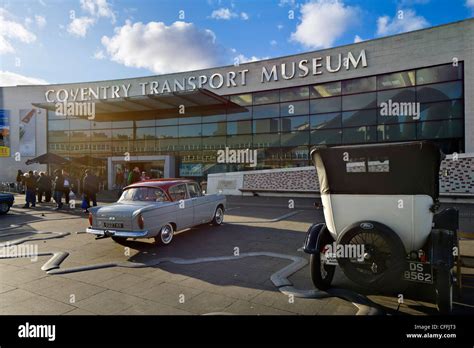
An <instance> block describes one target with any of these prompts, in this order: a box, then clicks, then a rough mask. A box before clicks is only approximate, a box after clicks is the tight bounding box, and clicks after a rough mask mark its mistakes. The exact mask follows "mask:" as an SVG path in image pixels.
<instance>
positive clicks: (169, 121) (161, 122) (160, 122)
mask: <svg viewBox="0 0 474 348" xmlns="http://www.w3.org/2000/svg"><path fill="white" fill-rule="evenodd" d="M177 124H178V118H177V117H166V118H158V119H157V120H156V125H157V126H175V125H177Z"/></svg>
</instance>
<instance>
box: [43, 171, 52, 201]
mask: <svg viewBox="0 0 474 348" xmlns="http://www.w3.org/2000/svg"><path fill="white" fill-rule="evenodd" d="M44 177H45V179H44V182H45V200H44V201H45V202H46V203H49V202H51V190H52V182H51V176H49V174H48V173H44Z"/></svg>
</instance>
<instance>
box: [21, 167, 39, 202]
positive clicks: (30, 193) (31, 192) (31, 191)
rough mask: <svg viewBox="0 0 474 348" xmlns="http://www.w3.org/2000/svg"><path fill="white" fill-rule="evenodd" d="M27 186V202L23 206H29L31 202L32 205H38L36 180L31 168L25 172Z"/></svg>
mask: <svg viewBox="0 0 474 348" xmlns="http://www.w3.org/2000/svg"><path fill="white" fill-rule="evenodd" d="M25 186H26V195H25V198H26V203H25V205H24V206H23V208H29V207H30V204H31V206H32V207H35V206H36V180H35V176H34V174H33V171H32V170H30V171H29V172H28V173H26V174H25Z"/></svg>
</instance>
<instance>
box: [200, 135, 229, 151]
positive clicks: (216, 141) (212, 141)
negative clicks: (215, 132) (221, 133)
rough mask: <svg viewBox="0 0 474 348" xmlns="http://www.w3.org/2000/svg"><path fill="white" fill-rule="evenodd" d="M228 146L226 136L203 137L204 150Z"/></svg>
mask: <svg viewBox="0 0 474 348" xmlns="http://www.w3.org/2000/svg"><path fill="white" fill-rule="evenodd" d="M225 146H226V137H215V136H213V137H209V138H202V148H203V150H212V149H216V150H218V149H222V148H224V147H225Z"/></svg>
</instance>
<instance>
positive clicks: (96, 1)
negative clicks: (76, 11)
mask: <svg viewBox="0 0 474 348" xmlns="http://www.w3.org/2000/svg"><path fill="white" fill-rule="evenodd" d="M81 8H82V9H83V10H84V11H85V12H87V13H89V14H90V15H91V16H94V17H97V18H99V17H105V18H110V19H111V20H112V23H115V21H116V17H115V13H114V12H113V11H112V8H111V7H110V4H109V3H107V0H81Z"/></svg>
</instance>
